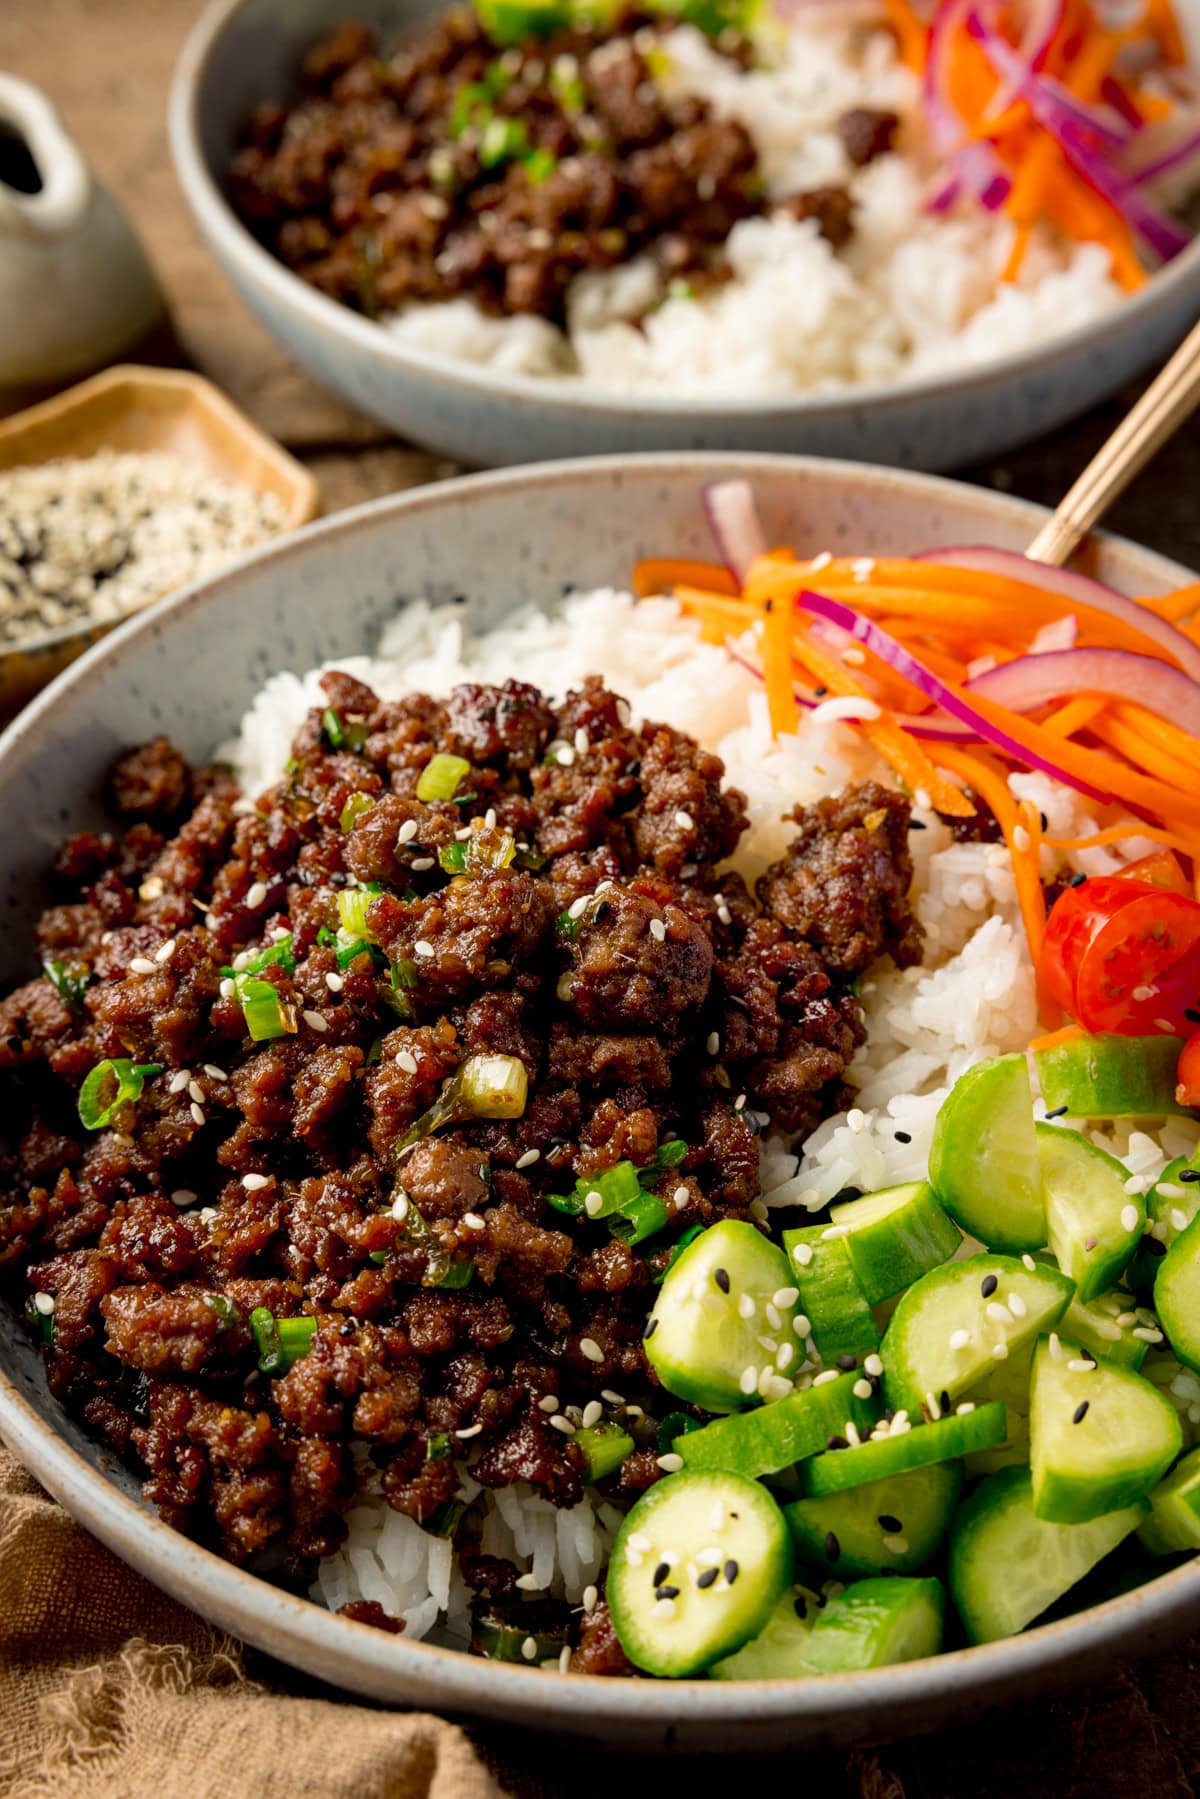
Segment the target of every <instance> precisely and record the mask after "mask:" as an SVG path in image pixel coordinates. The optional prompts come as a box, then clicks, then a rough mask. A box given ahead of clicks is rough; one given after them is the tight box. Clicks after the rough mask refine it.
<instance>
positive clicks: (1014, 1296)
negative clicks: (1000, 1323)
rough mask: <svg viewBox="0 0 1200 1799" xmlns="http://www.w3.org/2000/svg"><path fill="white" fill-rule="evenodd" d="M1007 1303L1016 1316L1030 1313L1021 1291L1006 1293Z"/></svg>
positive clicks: (1019, 1316) (1021, 1316)
mask: <svg viewBox="0 0 1200 1799" xmlns="http://www.w3.org/2000/svg"><path fill="white" fill-rule="evenodd" d="M1005 1304H1006V1305H1007V1306H1008V1309H1009V1311H1010V1312H1011V1313H1012V1315H1013V1317H1014V1318H1024V1317H1026V1316H1027V1314H1028V1310H1029V1308H1028V1306H1027V1305H1026V1304H1025V1301H1024V1300H1023V1299H1022V1298H1021V1295H1020V1294H1019V1293H1009V1294H1006V1295H1005Z"/></svg>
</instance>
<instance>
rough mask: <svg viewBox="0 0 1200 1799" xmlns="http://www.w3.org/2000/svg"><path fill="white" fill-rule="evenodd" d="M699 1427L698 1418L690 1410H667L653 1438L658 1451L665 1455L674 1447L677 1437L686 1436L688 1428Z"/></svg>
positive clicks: (696, 1428)
mask: <svg viewBox="0 0 1200 1799" xmlns="http://www.w3.org/2000/svg"><path fill="white" fill-rule="evenodd" d="M699 1429H700V1420H699V1418H693V1417H692V1415H691V1413H690V1412H668V1413H667V1415H666V1417H665V1418H664V1419H663V1421H662V1423H661V1424H660V1425H659V1427H658V1435H657V1436H656V1437H655V1439H654V1441H655V1444H656V1446H657V1448H658V1453H659V1454H660V1455H666V1454H667V1453H668V1451H669V1450H670V1449H672V1448H673V1447H674V1443H675V1439H676V1438H677V1437H686V1436H687V1434H688V1432H689V1431H690V1430H699Z"/></svg>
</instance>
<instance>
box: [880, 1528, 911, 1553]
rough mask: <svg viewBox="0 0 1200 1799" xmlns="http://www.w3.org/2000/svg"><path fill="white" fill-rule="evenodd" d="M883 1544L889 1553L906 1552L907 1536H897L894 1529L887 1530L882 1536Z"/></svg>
mask: <svg viewBox="0 0 1200 1799" xmlns="http://www.w3.org/2000/svg"><path fill="white" fill-rule="evenodd" d="M883 1546H884V1548H885V1549H886V1550H887V1552H888V1554H889V1555H907V1554H908V1538H907V1537H898V1536H897V1535H896V1534H895V1532H894V1531H889V1532H888V1533H887V1535H886V1536H885V1537H884V1539H883Z"/></svg>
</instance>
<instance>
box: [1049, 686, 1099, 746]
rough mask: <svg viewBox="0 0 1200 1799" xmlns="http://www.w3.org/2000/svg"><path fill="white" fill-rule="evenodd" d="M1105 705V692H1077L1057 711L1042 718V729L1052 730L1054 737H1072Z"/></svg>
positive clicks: (1096, 716) (1097, 715) (1089, 722)
mask: <svg viewBox="0 0 1200 1799" xmlns="http://www.w3.org/2000/svg"><path fill="white" fill-rule="evenodd" d="M1107 705H1108V695H1107V694H1106V693H1077V694H1076V695H1075V698H1074V699H1073V700H1068V701H1067V702H1066V704H1065V705H1064V706H1060V707H1059V709H1058V711H1057V712H1052V713H1051V714H1050V716H1049V717H1048V718H1044V719H1043V720H1042V729H1043V731H1053V732H1054V734H1055V736H1056V737H1074V735H1075V733H1076V732H1077V731H1082V730H1083V728H1084V726H1085V725H1090V724H1091V722H1092V720H1093V719H1094V718H1098V717H1099V715H1100V714H1101V713H1102V712H1103V711H1104V708H1105V707H1106V706H1107Z"/></svg>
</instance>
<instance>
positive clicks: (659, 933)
mask: <svg viewBox="0 0 1200 1799" xmlns="http://www.w3.org/2000/svg"><path fill="white" fill-rule="evenodd" d="M650 935H651V936H652V937H653V939H654V941H655V942H656V943H664V942H665V941H666V936H667V927H666V925H665V924H664V923H663V921H662V919H661V918H652V919H651V920H650Z"/></svg>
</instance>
